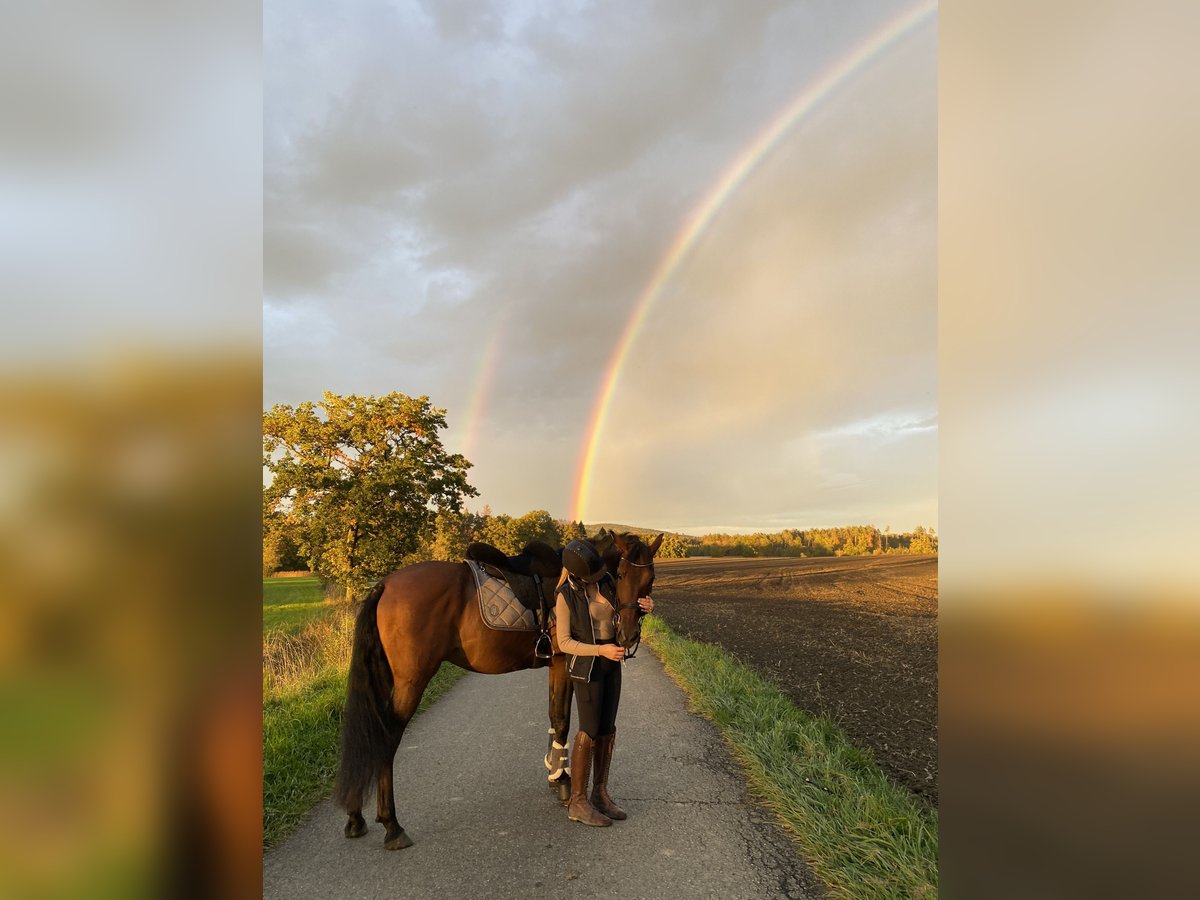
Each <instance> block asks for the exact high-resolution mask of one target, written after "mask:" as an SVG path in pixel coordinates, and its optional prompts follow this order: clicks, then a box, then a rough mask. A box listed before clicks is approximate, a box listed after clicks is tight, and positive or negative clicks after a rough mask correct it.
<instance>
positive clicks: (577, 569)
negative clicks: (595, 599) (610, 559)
mask: <svg viewBox="0 0 1200 900" xmlns="http://www.w3.org/2000/svg"><path fill="white" fill-rule="evenodd" d="M562 560H563V567H564V568H565V569H566V570H567V571H568V572H570V573H571V574H572V575H574V576H575V577H576V578H582V579H583V580H584V581H591V580H592V579H593V578H595V577H596V576H597V575H599V574H600V573H601V572H602V571H603V570H604V560H602V559H601V558H600V554H599V553H597V552H596V548H595V547H593V546H592V545H591V544H589V543H588V542H587V541H581V540H574V541H571V542H570V543H569V544H567V546H566V547H564V548H563V553H562Z"/></svg>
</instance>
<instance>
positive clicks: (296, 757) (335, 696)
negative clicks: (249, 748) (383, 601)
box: [263, 578, 466, 849]
mask: <svg viewBox="0 0 1200 900" xmlns="http://www.w3.org/2000/svg"><path fill="white" fill-rule="evenodd" d="M357 611H358V607H357V606H350V605H346V604H335V603H326V602H325V600H324V590H323V588H322V586H321V581H320V580H319V579H317V578H287V579H267V580H264V581H263V847H264V849H265V848H270V847H273V846H275V845H276V844H278V843H279V842H280V841H281V840H282V839H283V838H284V837H286V836H287V835H288V834H289V833H290V832H291V831H292V829H293V828H295V827H296V825H297V824H298V823H299V822H300V820H301V819H302V818H303V817H304V814H305V813H306V812H308V810H309V809H311V808H312V806H313V805H314V804H315V803H317V802H318V801H320V800H321V799H322V798H323V797H326V796H328V795H329V791H330V790H331V789H332V787H333V779H334V775H335V773H336V771H337V755H338V745H339V739H340V735H341V727H342V710H343V708H344V707H345V703H346V672H347V670H348V668H349V664H350V650H351V646H352V642H353V635H354V618H355V615H356V614H357ZM465 674H466V673H465V672H464V671H463V670H462V669H460V668H458V667H457V666H453V665H450V664H449V663H443V664H442V666H441V668H440V669H439V670H438V672H437V674H436V675H434V677H433V680H432V681H430V683H429V686H428V687H427V688H426V689H425V694H424V696H423V697H422V698H421V705H420V707H419V708H418V710H417V714H418V715H419V714H420V713H421V712H423V711H424V710H426V709H427V708H428V707H429V706H430V705H431V704H432V703H434V702H436V701H437V699H438V698H439V697H441V696H442V695H443V694H444V693H446V691H447V690H448V689H449V688H450V686H451V685H453V684H454V683H455V682H456V681H458V679H459V678H461V677H462V676H463V675H465Z"/></svg>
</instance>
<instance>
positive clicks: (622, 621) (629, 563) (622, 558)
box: [596, 534, 663, 651]
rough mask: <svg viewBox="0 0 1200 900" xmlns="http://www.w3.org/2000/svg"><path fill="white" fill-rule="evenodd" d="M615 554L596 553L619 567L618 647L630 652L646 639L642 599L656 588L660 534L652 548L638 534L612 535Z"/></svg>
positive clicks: (617, 573) (660, 542) (660, 543)
mask: <svg viewBox="0 0 1200 900" xmlns="http://www.w3.org/2000/svg"><path fill="white" fill-rule="evenodd" d="M609 537H610V539H611V540H612V545H613V547H612V550H613V551H614V552H610V553H608V554H606V553H605V551H604V550H603V549H601V548H600V546H599V545H597V547H596V549H597V550H599V551H600V555H601V556H602V557H603V558H604V560H605V563H608V561H609V559H610V557H611V558H612V559H613V560H614V562H615V563H616V571H615V573H614V574H615V576H616V579H617V643H619V644H620V645H621V646H622V647H624V648H625V649H626V651H629V650H630V649H631V648H635V647H636V645H637V644H638V642H639V641H640V640H641V639H642V610H641V607H640V606H638V598H639V597H649V596H650V591H651V589H652V588H653V587H654V554H655V553H657V552H658V548H659V547H660V546H662V539H663V536H662V535H661V534H660V535H659V536H658V537H656V538H655V539H654V540H653V541H651V542H650V543H649V544H643V543H642V541H641V538H639V537H638V536H637V535H634V534H612V535H609Z"/></svg>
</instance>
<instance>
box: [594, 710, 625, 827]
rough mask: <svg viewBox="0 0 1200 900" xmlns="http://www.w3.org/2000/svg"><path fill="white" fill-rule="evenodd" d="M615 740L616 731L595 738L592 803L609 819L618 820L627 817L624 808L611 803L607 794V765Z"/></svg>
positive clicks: (611, 800) (609, 761) (611, 799)
mask: <svg viewBox="0 0 1200 900" xmlns="http://www.w3.org/2000/svg"><path fill="white" fill-rule="evenodd" d="M616 740H617V735H616V732H613V733H612V734H602V735H601V736H600V737H598V738H596V741H595V744H596V775H595V778H596V783H595V785H594V786H593V787H592V805H593V806H594V807H596V809H598V810H600V812H602V813H604V815H606V816H608V817H609V818H610V819H615V820H616V821H618V822H619V821H621V820H622V819H625V818H628V817H627V816H626V815H625V810H623V809H621V807H619V806H617V804H615V803H613V798H612V797H610V796H609V795H608V766H609V763H611V762H612V755H613V744H614V743H616Z"/></svg>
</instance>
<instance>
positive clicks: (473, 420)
mask: <svg viewBox="0 0 1200 900" xmlns="http://www.w3.org/2000/svg"><path fill="white" fill-rule="evenodd" d="M506 324H507V319H506V318H504V317H501V318H500V319H499V320H498V321H497V322H496V325H495V327H494V328H492V333H491V336H490V337H489V338H488V342H487V344H486V345H485V346H484V348H483V352H482V353H481V354H480V355H479V368H478V369H476V371H475V381H474V384H473V385H472V386H471V393H470V396H469V397H468V400H467V419H466V423H467V424H466V428H465V429H464V436H463V442H462V448H463V449H462V454H463V456H465V457H466V458H467V459H470V458H471V455H472V454H473V453H474V452H475V444H476V442H477V441H478V440H479V429H480V422H481V421H482V419H483V405H484V402H485V401H486V400H487V398H488V396H489V395H490V394H491V388H492V382H493V381H495V378H496V363H497V362H498V361H499V359H500V345H501V344H502V343H503V342H504V332H505V330H506V327H505V326H506Z"/></svg>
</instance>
